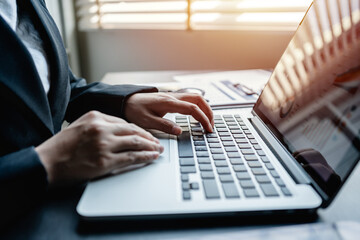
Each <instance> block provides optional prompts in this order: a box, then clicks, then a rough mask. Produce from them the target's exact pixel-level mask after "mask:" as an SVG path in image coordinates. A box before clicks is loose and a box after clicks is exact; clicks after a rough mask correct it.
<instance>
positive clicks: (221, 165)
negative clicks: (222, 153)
mask: <svg viewBox="0 0 360 240" xmlns="http://www.w3.org/2000/svg"><path fill="white" fill-rule="evenodd" d="M215 166H216V167H227V166H228V164H227V162H226V161H225V160H220V161H215Z"/></svg>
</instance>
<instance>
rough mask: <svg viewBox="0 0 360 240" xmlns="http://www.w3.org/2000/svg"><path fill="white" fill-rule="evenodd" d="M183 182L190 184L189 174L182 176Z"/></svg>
mask: <svg viewBox="0 0 360 240" xmlns="http://www.w3.org/2000/svg"><path fill="white" fill-rule="evenodd" d="M181 181H182V182H188V181H189V175H188V174H181Z"/></svg>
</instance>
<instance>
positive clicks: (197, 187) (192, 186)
mask: <svg viewBox="0 0 360 240" xmlns="http://www.w3.org/2000/svg"><path fill="white" fill-rule="evenodd" d="M190 189H192V190H198V189H199V184H198V183H197V182H193V183H190Z"/></svg>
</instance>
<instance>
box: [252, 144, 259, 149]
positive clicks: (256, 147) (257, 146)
mask: <svg viewBox="0 0 360 240" xmlns="http://www.w3.org/2000/svg"><path fill="white" fill-rule="evenodd" d="M253 147H254V148H255V150H261V147H260V145H259V144H254V145H253Z"/></svg>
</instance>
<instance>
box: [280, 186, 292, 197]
mask: <svg viewBox="0 0 360 240" xmlns="http://www.w3.org/2000/svg"><path fill="white" fill-rule="evenodd" d="M281 191H282V192H283V194H284V195H285V196H287V197H290V196H292V194H291V192H290V190H289V189H288V188H287V187H282V188H281Z"/></svg>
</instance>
